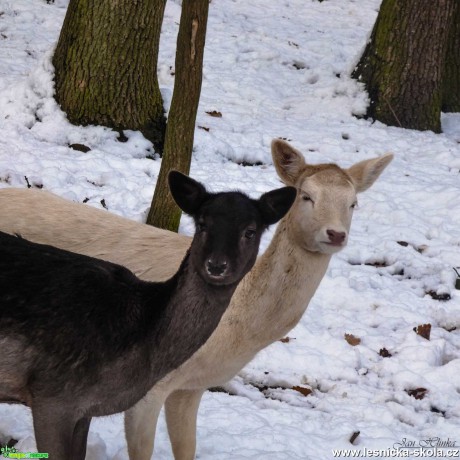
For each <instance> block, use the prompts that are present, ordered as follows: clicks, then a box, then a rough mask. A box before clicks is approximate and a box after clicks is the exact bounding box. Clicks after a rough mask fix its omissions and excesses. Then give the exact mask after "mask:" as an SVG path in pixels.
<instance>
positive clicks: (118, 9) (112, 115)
mask: <svg viewBox="0 0 460 460" xmlns="http://www.w3.org/2000/svg"><path fill="white" fill-rule="evenodd" d="M165 4H166V0H117V1H113V0H70V3H69V7H68V10H67V14H66V17H65V20H64V24H63V27H62V30H61V34H60V37H59V41H58V44H57V47H56V50H55V53H54V57H53V65H54V67H55V84H56V100H57V102H58V103H59V104H60V105H61V107H62V110H64V111H65V112H66V113H67V117H68V119H69V121H70V122H71V123H73V124H82V125H88V124H96V125H105V126H108V127H111V128H114V129H118V130H122V129H132V130H140V131H141V132H142V133H143V134H144V135H145V137H146V138H147V139H149V140H151V141H152V142H153V144H154V146H155V148H156V150H160V151H161V150H162V146H163V142H164V131H165V117H164V109H163V100H162V97H161V93H160V89H159V86H158V79H157V59H158V49H159V42H160V32H161V24H162V21H163V14H164V8H165Z"/></svg>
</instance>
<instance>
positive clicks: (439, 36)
mask: <svg viewBox="0 0 460 460" xmlns="http://www.w3.org/2000/svg"><path fill="white" fill-rule="evenodd" d="M456 1H457V0H383V2H382V5H381V7H380V12H379V15H378V18H377V21H376V23H375V26H374V29H373V31H372V36H371V40H370V42H369V43H368V45H367V47H366V49H365V51H364V54H363V56H362V57H361V60H360V62H359V64H358V66H357V67H356V69H355V70H354V72H353V75H352V76H353V78H357V79H358V80H359V81H362V82H363V83H364V84H365V86H366V89H367V90H368V92H369V97H370V106H369V109H368V112H367V116H368V117H371V118H374V119H375V120H379V121H381V122H383V123H385V124H387V125H391V126H400V127H403V128H411V129H419V130H432V131H434V132H440V131H441V121H440V115H441V100H442V76H443V70H444V61H445V56H446V50H447V37H448V34H449V25H450V23H451V21H452V17H453V13H454V6H455V3H456Z"/></svg>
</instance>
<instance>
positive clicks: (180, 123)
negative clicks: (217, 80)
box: [147, 0, 209, 231]
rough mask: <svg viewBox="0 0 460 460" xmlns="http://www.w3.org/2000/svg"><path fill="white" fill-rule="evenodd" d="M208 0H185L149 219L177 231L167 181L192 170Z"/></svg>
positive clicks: (178, 214) (177, 212)
mask: <svg viewBox="0 0 460 460" xmlns="http://www.w3.org/2000/svg"><path fill="white" fill-rule="evenodd" d="M208 10H209V0H186V1H183V2H182V14H181V19H180V26H179V33H178V36H177V50H176V64H175V67H176V68H175V72H176V73H175V82H174V92H173V98H172V101H171V108H170V111H169V116H168V124H167V127H166V138H165V146H164V153H163V160H162V164H161V170H160V174H159V177H158V181H157V185H156V188H155V194H154V197H153V201H152V206H151V208H150V212H149V215H148V217H147V223H148V224H151V225H154V226H156V227H160V228H165V229H168V230H172V231H177V229H178V228H179V221H180V217H181V211H180V209H179V208H178V207H177V205H176V204H175V202H174V200H173V198H172V197H171V194H170V193H169V189H168V185H167V175H168V173H169V171H170V170H171V169H177V170H178V171H181V172H183V173H185V174H188V172H189V170H190V162H191V157H192V149H193V139H194V134H195V121H196V113H197V109H198V102H199V100H200V93H201V82H202V69H203V54H204V45H205V38H206V25H207V20H208Z"/></svg>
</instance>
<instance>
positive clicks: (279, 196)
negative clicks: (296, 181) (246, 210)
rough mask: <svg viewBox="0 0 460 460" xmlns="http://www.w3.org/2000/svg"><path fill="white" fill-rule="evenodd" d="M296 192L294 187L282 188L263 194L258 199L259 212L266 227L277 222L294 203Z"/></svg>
mask: <svg viewBox="0 0 460 460" xmlns="http://www.w3.org/2000/svg"><path fill="white" fill-rule="evenodd" d="M296 195H297V191H296V189H295V188H294V187H283V188H279V189H276V190H272V191H271V192H267V193H264V194H263V195H262V196H261V197H260V198H259V210H260V212H261V213H262V219H263V221H264V223H265V224H266V225H272V224H275V223H276V222H278V221H279V220H280V219H281V218H282V217H284V216H285V214H286V213H287V212H288V211H289V209H290V208H291V206H292V204H293V203H294V200H295V197H296Z"/></svg>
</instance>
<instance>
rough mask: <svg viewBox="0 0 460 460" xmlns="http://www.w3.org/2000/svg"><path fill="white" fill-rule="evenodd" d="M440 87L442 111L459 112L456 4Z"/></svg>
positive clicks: (459, 36) (458, 19) (459, 55)
mask: <svg viewBox="0 0 460 460" xmlns="http://www.w3.org/2000/svg"><path fill="white" fill-rule="evenodd" d="M442 89H443V92H442V111H443V112H460V7H459V6H458V4H456V5H455V14H454V19H453V22H452V25H451V27H450V31H449V38H448V43H447V55H446V63H445V68H444V78H443V88H442Z"/></svg>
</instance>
